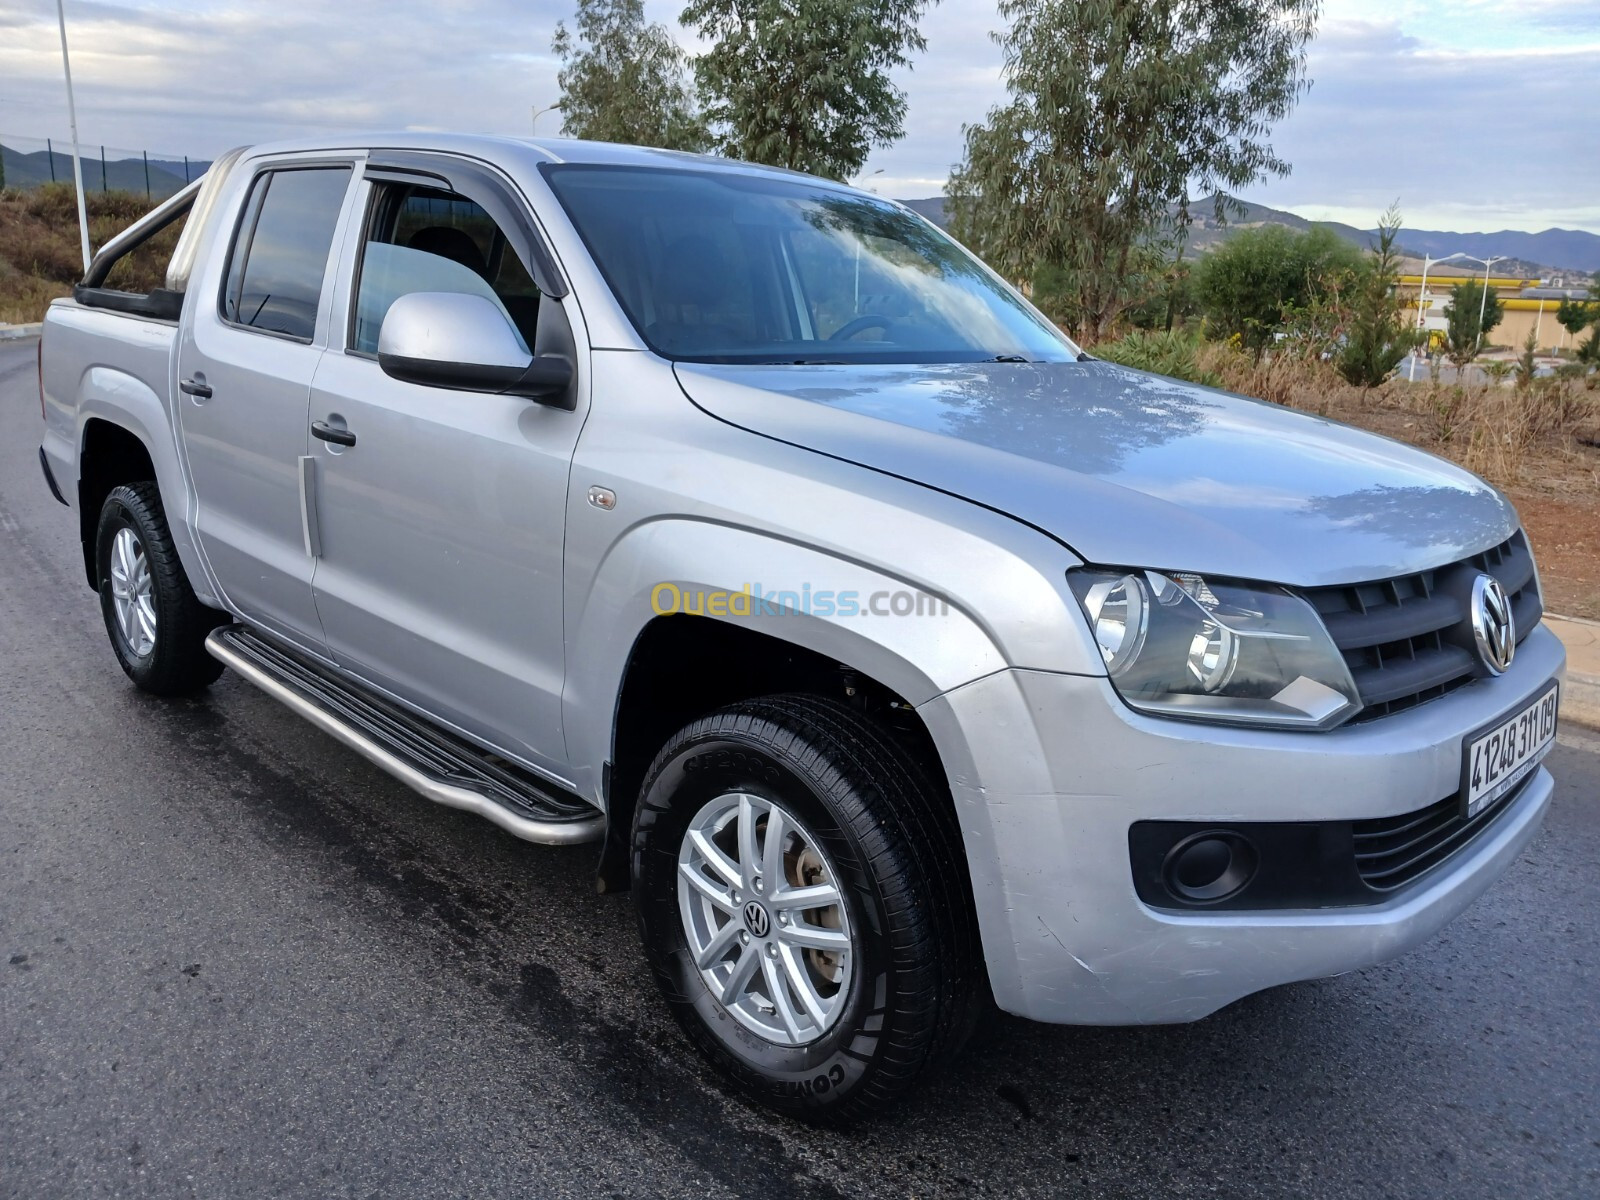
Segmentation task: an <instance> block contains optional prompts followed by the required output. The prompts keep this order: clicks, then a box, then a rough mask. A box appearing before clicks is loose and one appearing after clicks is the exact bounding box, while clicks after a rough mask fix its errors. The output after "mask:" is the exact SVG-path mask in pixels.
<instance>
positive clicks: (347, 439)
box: [311, 421, 356, 446]
mask: <svg viewBox="0 0 1600 1200" xmlns="http://www.w3.org/2000/svg"><path fill="white" fill-rule="evenodd" d="M311 436H312V437H314V438H321V439H322V440H323V441H325V442H332V443H333V444H334V445H335V446H354V445H355V444H356V435H355V434H353V433H351V432H350V431H349V430H348V429H335V428H334V427H333V426H332V425H329V424H328V423H327V422H326V421H313V422H311Z"/></svg>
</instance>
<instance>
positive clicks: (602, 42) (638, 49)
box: [550, 0, 710, 150]
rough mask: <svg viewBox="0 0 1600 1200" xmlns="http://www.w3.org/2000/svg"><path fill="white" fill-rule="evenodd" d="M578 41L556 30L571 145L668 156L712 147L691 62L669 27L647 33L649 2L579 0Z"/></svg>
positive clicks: (649, 27) (564, 119)
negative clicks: (623, 146)
mask: <svg viewBox="0 0 1600 1200" xmlns="http://www.w3.org/2000/svg"><path fill="white" fill-rule="evenodd" d="M577 23H578V35H577V37H576V38H574V37H573V35H572V33H571V32H570V31H569V30H568V29H567V27H566V25H565V24H564V23H558V24H557V25H556V34H555V38H554V39H553V40H552V42H551V44H550V48H551V49H552V50H553V51H554V52H555V55H556V57H557V58H559V59H560V60H561V73H560V74H559V75H558V76H557V80H558V82H559V83H560V84H561V124H562V128H563V129H564V130H565V131H566V132H567V134H568V135H570V136H572V137H579V138H589V139H592V140H594V141H599V142H630V143H633V144H634V145H639V146H661V147H664V148H665V149H668V150H704V149H706V148H707V147H708V146H709V144H710V136H709V135H708V134H707V132H706V127H705V123H704V122H703V121H702V120H701V119H700V117H699V115H698V114H697V113H696V112H695V105H694V97H693V95H692V94H691V93H690V90H689V85H688V79H687V74H686V66H687V63H688V56H687V55H685V54H684V52H683V51H682V50H681V49H679V47H678V44H677V43H676V42H674V41H673V40H672V35H671V34H670V33H669V32H668V31H667V27H666V26H665V25H647V24H645V19H644V0H578V14H577Z"/></svg>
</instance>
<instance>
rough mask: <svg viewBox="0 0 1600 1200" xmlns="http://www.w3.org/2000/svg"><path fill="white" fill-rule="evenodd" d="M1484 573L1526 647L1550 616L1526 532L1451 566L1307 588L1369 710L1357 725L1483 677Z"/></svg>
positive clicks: (1518, 637)
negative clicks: (1477, 596) (1479, 643)
mask: <svg viewBox="0 0 1600 1200" xmlns="http://www.w3.org/2000/svg"><path fill="white" fill-rule="evenodd" d="M1481 573H1487V574H1490V575H1493V576H1494V577H1495V578H1496V579H1498V580H1499V581H1500V586H1501V587H1503V588H1505V590H1506V594H1507V595H1509V596H1510V597H1511V608H1512V611H1513V612H1514V613H1515V614H1516V622H1517V641H1519V642H1520V641H1521V640H1522V639H1523V638H1525V637H1527V636H1528V634H1529V633H1530V632H1532V630H1533V627H1534V626H1535V625H1537V624H1538V623H1539V618H1540V617H1541V616H1543V615H1544V605H1543V604H1542V602H1541V601H1540V598H1539V586H1538V583H1537V582H1536V581H1535V579H1534V570H1533V554H1532V552H1531V551H1529V549H1528V539H1527V538H1526V537H1525V536H1524V535H1523V533H1522V531H1521V530H1520V529H1519V530H1518V531H1517V532H1516V533H1514V534H1512V535H1511V537H1510V538H1508V539H1506V540H1505V541H1504V542H1501V543H1500V544H1499V545H1498V546H1492V547H1490V548H1489V549H1487V550H1484V551H1482V552H1480V553H1478V554H1474V555H1472V556H1471V557H1470V558H1464V559H1462V560H1461V561H1459V562H1454V563H1450V564H1449V565H1448V566H1443V567H1437V568H1434V569H1433V570H1429V571H1418V572H1416V573H1415V574H1411V575H1398V576H1396V577H1394V578H1393V579H1381V580H1377V581H1375V582H1372V583H1358V584H1347V585H1340V586H1336V587H1323V588H1310V589H1307V591H1306V593H1305V595H1306V598H1307V599H1308V600H1310V601H1311V603H1312V605H1314V606H1315V608H1316V610H1317V612H1318V613H1320V614H1321V616H1322V620H1323V623H1324V624H1325V625H1326V626H1327V627H1328V633H1329V635H1330V636H1331V637H1332V638H1333V644H1334V645H1335V646H1337V647H1338V648H1339V652H1340V653H1341V654H1343V655H1344V660H1345V662H1346V663H1347V664H1349V667H1350V676H1351V678H1352V679H1354V680H1355V685H1356V690H1357V692H1358V693H1359V694H1360V696H1361V703H1362V705H1363V709H1362V712H1361V713H1360V715H1359V716H1358V717H1357V718H1356V719H1357V720H1370V719H1371V718H1373V717H1381V716H1385V715H1387V714H1389V713H1392V712H1398V711H1400V710H1401V709H1405V708H1410V707H1412V706H1413V705H1417V704H1422V703H1424V702H1425V701H1428V700H1433V699H1437V698H1438V697H1440V696H1443V695H1444V694H1445V693H1447V692H1450V691H1453V690H1455V689H1456V688H1458V687H1460V686H1461V685H1462V684H1465V683H1470V682H1471V681H1472V680H1473V678H1475V677H1476V676H1477V674H1478V673H1479V669H1480V663H1479V659H1478V655H1477V651H1476V650H1475V649H1474V643H1473V634H1472V625H1471V607H1472V583H1473V580H1474V579H1476V578H1477V577H1478V575H1479V574H1481Z"/></svg>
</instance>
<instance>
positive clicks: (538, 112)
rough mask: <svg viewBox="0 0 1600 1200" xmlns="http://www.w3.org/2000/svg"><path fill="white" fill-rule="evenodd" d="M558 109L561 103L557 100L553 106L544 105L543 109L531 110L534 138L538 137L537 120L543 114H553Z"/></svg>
mask: <svg viewBox="0 0 1600 1200" xmlns="http://www.w3.org/2000/svg"><path fill="white" fill-rule="evenodd" d="M560 107H561V101H559V100H557V101H556V102H555V103H554V104H546V105H545V106H544V107H543V108H535V109H534V110H533V136H534V137H538V136H539V118H540V117H542V116H544V114H545V113H547V112H555V111H556V110H557V109H558V108H560Z"/></svg>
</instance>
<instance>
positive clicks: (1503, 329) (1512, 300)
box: [1399, 271, 1589, 350]
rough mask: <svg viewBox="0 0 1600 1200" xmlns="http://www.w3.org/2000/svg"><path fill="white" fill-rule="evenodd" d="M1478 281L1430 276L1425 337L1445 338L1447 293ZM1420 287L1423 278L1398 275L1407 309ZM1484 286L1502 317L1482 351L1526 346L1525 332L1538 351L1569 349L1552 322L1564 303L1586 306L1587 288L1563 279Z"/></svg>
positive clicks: (1496, 281) (1498, 280)
mask: <svg viewBox="0 0 1600 1200" xmlns="http://www.w3.org/2000/svg"><path fill="white" fill-rule="evenodd" d="M1482 280H1483V276H1482V275H1477V276H1472V275H1466V274H1462V273H1460V272H1452V271H1429V272H1428V291H1427V293H1426V295H1424V296H1423V297H1422V309H1423V315H1422V325H1423V328H1424V329H1426V330H1428V332H1429V333H1430V334H1435V333H1436V334H1437V335H1438V336H1439V337H1443V336H1444V331H1445V327H1446V325H1447V324H1448V322H1447V321H1446V319H1445V315H1444V306H1445V305H1446V304H1448V303H1449V302H1450V291H1451V289H1452V288H1454V287H1455V286H1456V285H1457V284H1458V283H1468V282H1473V281H1477V282H1482ZM1421 286H1422V276H1420V275H1402V276H1400V279H1399V288H1400V292H1401V294H1402V295H1403V296H1405V297H1406V299H1407V305H1408V307H1410V308H1413V309H1414V308H1416V307H1417V291H1418V289H1419V288H1420V287H1421ZM1489 286H1490V287H1492V288H1493V289H1494V293H1495V296H1496V298H1498V299H1499V301H1500V307H1501V309H1503V310H1504V315H1502V316H1501V318H1500V323H1499V324H1498V325H1496V326H1495V327H1494V328H1493V329H1491V330H1490V331H1489V332H1488V334H1487V335H1486V336H1485V337H1484V345H1486V346H1489V345H1493V346H1511V347H1514V348H1517V349H1520V348H1521V347H1522V343H1523V342H1525V341H1527V339H1528V332H1529V330H1532V331H1534V333H1535V334H1536V335H1537V337H1538V344H1539V349H1541V350H1563V349H1570V348H1571V347H1572V344H1573V341H1574V340H1575V339H1574V337H1573V335H1572V334H1570V333H1568V332H1567V330H1566V327H1565V326H1563V325H1562V324H1561V322H1559V321H1557V320H1556V309H1557V308H1559V307H1561V302H1562V301H1563V300H1569V299H1570V300H1586V299H1588V297H1589V289H1588V288H1587V287H1582V286H1578V285H1576V284H1572V285H1569V284H1568V280H1567V279H1566V278H1564V277H1561V278H1555V279H1549V280H1539V279H1520V278H1517V277H1516V276H1511V275H1491V276H1489Z"/></svg>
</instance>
